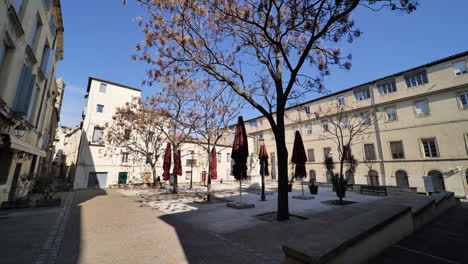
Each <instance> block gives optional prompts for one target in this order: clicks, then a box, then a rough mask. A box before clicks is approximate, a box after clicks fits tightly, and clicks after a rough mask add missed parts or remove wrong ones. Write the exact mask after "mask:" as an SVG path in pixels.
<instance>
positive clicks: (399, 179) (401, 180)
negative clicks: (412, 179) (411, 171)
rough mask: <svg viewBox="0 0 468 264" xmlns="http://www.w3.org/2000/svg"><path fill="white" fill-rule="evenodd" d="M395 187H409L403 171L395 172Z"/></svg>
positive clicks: (406, 176) (406, 175)
mask: <svg viewBox="0 0 468 264" xmlns="http://www.w3.org/2000/svg"><path fill="white" fill-rule="evenodd" d="M395 177H396V185H397V186H398V187H409V182H408V174H407V173H406V171H404V170H397V171H396V172H395Z"/></svg>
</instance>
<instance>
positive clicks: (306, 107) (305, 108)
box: [304, 106, 310, 114]
mask: <svg viewBox="0 0 468 264" xmlns="http://www.w3.org/2000/svg"><path fill="white" fill-rule="evenodd" d="M304 111H305V112H306V114H310V106H305V107H304Z"/></svg>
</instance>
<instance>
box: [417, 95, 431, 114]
mask: <svg viewBox="0 0 468 264" xmlns="http://www.w3.org/2000/svg"><path fill="white" fill-rule="evenodd" d="M418 102H426V105H427V114H425V115H420V114H418V111H417V108H416V104H417V103H418ZM413 108H414V114H415V115H416V117H418V118H422V117H427V116H430V115H431V108H430V107H429V100H427V98H426V99H422V100H417V101H414V103H413Z"/></svg>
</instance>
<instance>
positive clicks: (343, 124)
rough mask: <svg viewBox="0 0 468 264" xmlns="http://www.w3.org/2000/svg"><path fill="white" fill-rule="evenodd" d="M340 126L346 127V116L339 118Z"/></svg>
mask: <svg viewBox="0 0 468 264" xmlns="http://www.w3.org/2000/svg"><path fill="white" fill-rule="evenodd" d="M340 127H341V128H346V127H348V118H347V117H343V118H341V120H340Z"/></svg>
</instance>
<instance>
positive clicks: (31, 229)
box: [0, 193, 73, 264]
mask: <svg viewBox="0 0 468 264" xmlns="http://www.w3.org/2000/svg"><path fill="white" fill-rule="evenodd" d="M61 196H62V200H63V201H62V204H61V206H60V207H53V208H32V209H22V210H4V211H1V212H0V234H1V235H0V245H1V246H0V257H1V260H0V263H2V264H8V263H15V264H16V263H21V264H23V263H24V264H28V263H34V264H41V263H53V262H54V259H55V257H56V256H57V253H58V250H59V247H60V244H61V242H62V238H63V233H64V232H63V231H64V228H65V223H66V218H67V212H68V210H67V208H68V207H69V205H70V202H71V200H72V196H73V194H72V193H62V194H61Z"/></svg>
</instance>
